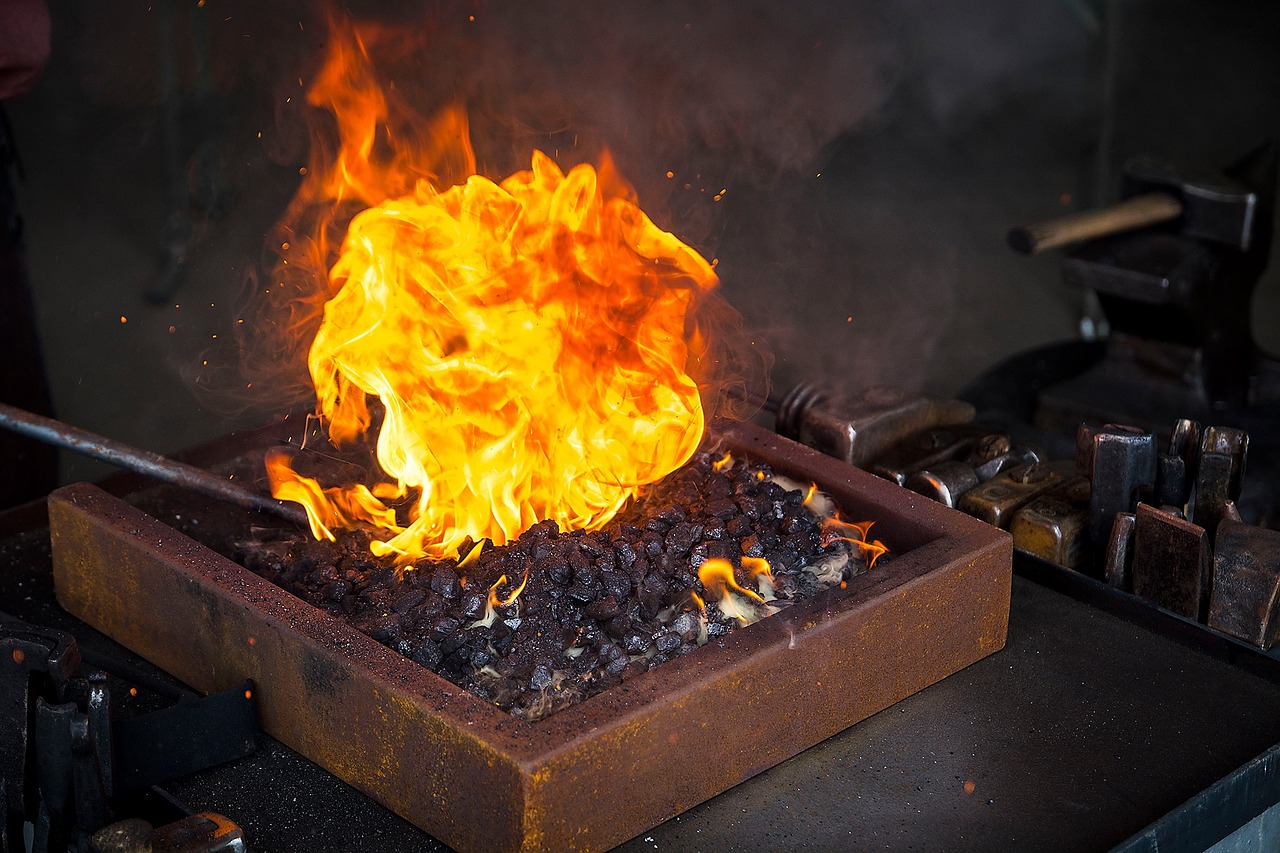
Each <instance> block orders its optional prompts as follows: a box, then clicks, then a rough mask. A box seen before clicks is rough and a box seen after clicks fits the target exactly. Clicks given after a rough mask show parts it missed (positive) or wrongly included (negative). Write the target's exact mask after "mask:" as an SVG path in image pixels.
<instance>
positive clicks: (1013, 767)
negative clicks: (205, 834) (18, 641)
mask: <svg viewBox="0 0 1280 853" xmlns="http://www.w3.org/2000/svg"><path fill="white" fill-rule="evenodd" d="M121 482H122V483H123V485H120V484H119V483H118V484H117V488H116V489H113V490H126V491H127V488H128V484H129V481H128V479H127V478H124V479H123V480H121ZM45 524H46V522H45V520H44V515H43V507H42V505H40V504H36V505H29V506H27V507H24V508H19V509H17V510H11V511H9V512H7V513H4V514H2V515H0V609H2V610H4V611H5V612H7V613H10V614H12V615H14V616H17V617H19V618H21V619H24V620H26V621H29V622H32V623H36V624H40V625H45V626H49V627H54V628H59V629H63V630H66V631H69V632H71V633H72V634H73V635H74V636H75V637H76V638H77V640H78V642H79V643H80V645H81V646H82V647H83V648H85V649H87V650H92V651H94V652H97V653H99V654H109V655H114V656H118V657H120V658H121V659H126V660H131V662H132V663H133V664H135V665H138V666H141V667H143V668H146V667H147V666H149V665H147V664H145V663H143V662H140V661H138V660H137V659H136V658H133V657H132V655H131V654H130V653H128V652H127V651H125V650H123V649H121V648H120V647H119V646H117V645H116V644H115V643H114V642H112V641H111V640H109V639H108V638H106V637H104V636H102V635H101V634H98V633H97V632H96V631H94V630H93V629H91V628H89V627H87V626H86V625H84V624H83V623H80V622H79V621H78V620H76V619H75V618H74V617H72V616H70V615H69V614H67V613H66V612H64V611H63V610H61V608H59V607H58V605H57V603H56V601H55V600H54V593H53V584H52V579H51V575H50V565H49V563H50V558H49V545H48V530H47V527H46V526H45ZM1014 568H1015V577H1014V582H1013V593H1012V596H1013V597H1012V612H1011V616H1010V624H1009V638H1008V645H1007V646H1006V647H1005V648H1004V650H1002V651H1000V652H998V653H996V654H994V655H992V656H990V657H988V658H986V659H984V660H981V661H979V662H978V663H976V664H973V665H972V666H970V667H968V668H967V669H964V670H962V671H961V672H959V673H957V674H955V675H953V676H951V677H950V678H947V679H945V680H944V681H942V682H940V683H938V684H936V685H934V686H933V687H930V688H928V689H926V690H924V691H922V692H920V693H917V694H915V695H913V696H911V697H909V698H908V699H906V700H904V701H902V702H899V703H898V704H896V705H894V706H892V707H890V708H888V709H887V710H885V711H883V712H881V713H879V714H876V715H875V716H873V717H871V718H869V719H867V720H865V721H864V722H862V723H859V724H858V725H856V726H853V727H852V728H850V729H847V730H846V731H844V732H843V733H841V734H839V735H837V736H836V737H833V738H830V739H828V740H826V741H824V742H823V743H821V744H819V745H818V746H815V747H813V748H811V749H809V750H807V751H806V752H804V753H802V754H800V755H798V756H796V757H795V758H793V759H791V760H789V761H786V762H784V763H782V764H780V765H778V766H776V767H774V768H773V769H771V770H768V771H766V772H764V773H761V774H760V775H759V776H756V777H755V778H753V779H750V780H749V781H747V782H745V783H743V784H741V785H739V786H737V787H736V788H733V789H731V790H729V791H728V792H726V793H724V794H722V795H720V796H718V797H715V798H714V799H712V800H710V801H708V802H706V803H703V804H702V805H700V806H697V807H695V808H693V809H691V810H689V811H688V812H686V813H684V814H683V815H680V816H679V817H676V818H675V819H673V820H671V821H668V822H667V823H665V824H662V825H660V826H658V827H655V828H654V829H652V830H650V831H648V832H645V833H643V834H641V835H640V836H638V837H636V838H635V839H633V840H631V841H630V842H628V843H627V844H624V845H623V846H622V847H620V848H619V849H620V850H623V851H632V853H639V851H646V850H681V851H686V850H690V851H691V850H700V851H722V850H723V851H731V850H732V851H736V850H743V849H793V848H804V847H808V848H809V849H818V850H837V849H839V850H847V849H885V850H902V849H916V850H921V849H947V850H993V849H1037V850H1073V851H1079V850H1106V849H1121V850H1127V851H1146V850H1151V851H1154V850H1157V849H1158V850H1160V851H1179V850H1203V849H1207V848H1208V847H1211V846H1213V845H1214V844H1217V843H1218V842H1220V841H1221V840H1222V839H1224V838H1225V839H1228V842H1227V845H1224V847H1228V846H1229V847H1230V849H1231V850H1254V849H1275V848H1274V847H1266V846H1265V844H1264V842H1263V839H1268V838H1270V839H1272V840H1271V843H1273V844H1274V843H1275V838H1276V837H1277V835H1278V834H1280V821H1277V814H1278V813H1280V810H1272V811H1270V812H1268V811H1267V810H1268V809H1270V808H1271V807H1272V806H1273V805H1275V804H1276V803H1277V802H1280V661H1277V660H1275V659H1273V658H1271V657H1269V656H1267V655H1264V654H1262V653H1260V652H1257V651H1256V650H1251V649H1249V648H1247V647H1245V646H1243V645H1241V644H1239V643H1236V642H1235V641H1233V640H1230V639H1228V638H1225V637H1222V636H1221V635H1217V634H1214V633H1212V632H1209V631H1207V630H1206V629H1204V628H1202V627H1200V626H1195V625H1193V624H1191V623H1189V622H1185V621H1183V620H1181V619H1179V618H1178V617H1175V616H1172V615H1170V614H1167V613H1164V612H1162V611H1158V610H1156V609H1155V608H1152V607H1151V606H1150V605H1147V604H1144V603H1142V602H1140V601H1138V600H1136V599H1133V598H1132V597H1131V596H1126V595H1124V594H1123V593H1118V592H1115V591H1114V590H1110V589H1108V588H1106V587H1103V586H1102V585H1101V584H1098V583H1095V582H1093V581H1091V580H1089V579H1087V578H1083V577H1081V576H1078V575H1073V574H1072V573H1069V572H1066V571H1065V570H1062V569H1058V568H1056V567H1053V566H1049V565H1048V564H1045V563H1042V562H1040V561H1037V560H1035V559H1034V558H1032V557H1028V556H1026V555H1023V554H1019V555H1018V556H1017V557H1016V558H1015V567H1014ZM153 673H154V674H155V675H156V676H157V677H161V678H166V677H167V676H163V675H162V674H160V673H158V672H154V671H153ZM117 694H123V695H117ZM112 701H113V703H115V709H116V711H117V712H118V713H120V714H129V713H136V712H137V710H136V708H137V707H141V706H142V705H145V704H146V703H147V702H148V701H150V703H151V705H152V706H154V704H155V699H154V697H152V698H151V699H150V700H148V698H147V696H146V691H145V690H143V691H140V694H139V696H138V697H131V696H129V695H128V692H127V690H125V691H115V692H113V696H112ZM700 760H704V759H703V758H702V757H700V756H697V755H690V756H689V761H691V762H693V761H700ZM671 772H672V773H680V772H681V769H680V767H678V766H677V767H672V769H671ZM164 787H165V790H166V791H167V792H168V793H169V794H170V795H172V797H174V798H176V799H177V800H178V801H181V802H182V803H185V804H186V805H187V806H189V807H190V808H192V809H194V810H211V811H216V812H219V813H222V814H224V815H226V816H227V817H229V818H231V819H232V820H233V821H235V822H236V823H238V824H239V825H240V826H241V827H243V829H244V831H245V835H246V839H247V841H248V843H249V845H250V847H251V848H252V849H254V850H259V851H288V850H299V851H302V850H306V851H316V850H348V849H357V848H358V849H367V850H398V851H436V850H445V849H447V848H445V847H444V846H443V845H441V844H439V843H437V842H435V841H434V840H433V839H431V838H429V837H427V836H425V835H423V834H422V833H421V832H420V831H418V830H417V829H415V828H414V827H412V826H411V825H410V824H408V823H406V822H405V821H403V820H401V819H400V818H398V817H397V816H395V815H394V814H392V813H391V812H389V811H387V810H385V809H384V808H382V807H381V806H379V805H378V804H377V803H375V802H373V801H372V800H370V799H369V798H367V797H365V796H364V795H363V794H360V793H358V792H357V791H355V790H354V789H352V788H350V787H348V786H347V785H345V784H344V783H342V782H340V781H338V780H337V779H335V778H334V777H332V776H331V775H329V774H328V773H326V772H325V771H323V770H321V769H320V768H318V767H317V766H315V765H313V764H311V763H310V762H309V761H307V760H306V759H304V758H302V757H300V756H299V755H297V754H296V753H294V752H293V751H291V750H290V749H288V748H287V747H285V746H283V745H281V744H279V743H278V742H276V741H274V740H272V739H271V738H269V737H265V736H264V737H263V739H262V744H261V746H260V748H259V749H258V751H257V752H256V753H254V754H253V755H251V756H249V757H247V758H243V759H240V760H237V761H235V762H232V763H229V764H225V765H222V766H220V767H216V768H213V769H210V770H207V771H204V772H202V773H198V774H195V775H193V776H189V777H186V778H181V779H178V780H175V781H173V782H170V783H168V784H166V785H165V786H164ZM1233 833H1235V835H1234V836H1233V835H1232V834H1233ZM1230 845H1234V846H1230Z"/></svg>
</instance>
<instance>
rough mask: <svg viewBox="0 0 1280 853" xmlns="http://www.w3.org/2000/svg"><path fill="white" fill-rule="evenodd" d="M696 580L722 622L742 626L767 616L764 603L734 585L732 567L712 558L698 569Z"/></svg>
mask: <svg viewBox="0 0 1280 853" xmlns="http://www.w3.org/2000/svg"><path fill="white" fill-rule="evenodd" d="M698 580H700V581H702V588H703V589H704V590H706V592H707V596H708V597H709V598H711V599H712V600H713V601H714V602H715V604H716V607H718V608H720V612H721V613H722V614H723V615H724V617H725V618H726V619H737V620H738V621H739V622H740V623H741V624H743V625H750V624H751V623H752V622H756V621H758V620H759V619H760V618H761V617H762V616H767V615H768V614H769V612H771V611H768V610H766V611H765V612H761V608H767V605H766V604H765V600H764V599H763V598H761V597H760V596H759V595H757V594H756V593H754V592H752V591H751V590H749V589H744V588H743V587H741V586H739V585H738V581H737V579H736V578H735V577H734V576H733V564H732V563H730V562H729V561H728V560H722V559H720V558H719V557H712V558H711V559H709V560H706V561H705V562H704V563H703V564H702V565H701V566H699V567H698Z"/></svg>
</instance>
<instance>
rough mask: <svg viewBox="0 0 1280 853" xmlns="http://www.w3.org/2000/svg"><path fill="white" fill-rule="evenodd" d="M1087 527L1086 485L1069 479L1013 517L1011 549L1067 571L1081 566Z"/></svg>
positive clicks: (1011, 523) (1084, 552)
mask: <svg viewBox="0 0 1280 853" xmlns="http://www.w3.org/2000/svg"><path fill="white" fill-rule="evenodd" d="M1088 527H1089V481H1088V480H1087V479H1086V478H1084V477H1078V476H1077V477H1071V478H1069V479H1067V480H1064V481H1063V482H1062V483H1060V484H1058V485H1057V486H1055V487H1054V488H1052V489H1050V490H1049V491H1047V492H1045V493H1044V494H1042V495H1040V496H1038V497H1036V498H1033V499H1032V500H1031V502H1030V503H1028V504H1026V505H1025V506H1024V507H1022V509H1020V510H1018V511H1017V512H1015V513H1014V514H1013V520H1012V521H1011V522H1010V523H1009V532H1010V533H1011V534H1013V545H1014V547H1015V548H1021V549H1022V550H1023V551H1026V552H1027V553H1029V554H1034V555H1036V556H1037V557H1040V558H1041V559H1044V560H1048V561H1049V562H1051V563H1054V564H1056V565H1059V566H1064V567H1066V568H1068V569H1078V568H1080V567H1081V564H1082V563H1083V562H1084V558H1085V554H1086V551H1087V549H1086V547H1085V543H1086V541H1087V538H1088Z"/></svg>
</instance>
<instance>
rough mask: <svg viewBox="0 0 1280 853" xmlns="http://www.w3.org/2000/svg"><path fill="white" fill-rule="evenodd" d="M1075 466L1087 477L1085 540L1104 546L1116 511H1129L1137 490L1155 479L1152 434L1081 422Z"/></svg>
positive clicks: (1154, 446) (1135, 501)
mask: <svg viewBox="0 0 1280 853" xmlns="http://www.w3.org/2000/svg"><path fill="white" fill-rule="evenodd" d="M1076 466H1077V470H1079V472H1080V473H1081V474H1084V475H1085V476H1086V477H1088V478H1089V483H1090V496H1089V539H1090V541H1092V542H1093V543H1094V544H1095V545H1097V546H1099V548H1101V547H1103V546H1105V545H1106V542H1107V537H1108V535H1109V534H1110V533H1111V524H1112V522H1113V521H1114V520H1115V517H1116V513H1118V512H1133V509H1134V507H1135V506H1136V505H1137V502H1138V491H1139V490H1140V489H1142V488H1143V487H1144V486H1150V485H1153V484H1154V483H1155V480H1156V437H1155V436H1154V435H1152V434H1151V433H1149V432H1147V431H1146V430H1144V429H1139V428H1137V427H1131V426H1125V425H1122V424H1107V425H1105V426H1103V427H1101V428H1097V427H1092V426H1089V425H1087V424H1081V425H1080V428H1079V430H1078V431H1077V432H1076Z"/></svg>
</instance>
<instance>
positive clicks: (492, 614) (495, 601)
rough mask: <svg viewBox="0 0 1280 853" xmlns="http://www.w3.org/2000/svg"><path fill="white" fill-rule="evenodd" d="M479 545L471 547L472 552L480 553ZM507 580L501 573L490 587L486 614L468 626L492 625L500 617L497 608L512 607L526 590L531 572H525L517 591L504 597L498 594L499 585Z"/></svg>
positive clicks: (485, 609) (485, 608)
mask: <svg viewBox="0 0 1280 853" xmlns="http://www.w3.org/2000/svg"><path fill="white" fill-rule="evenodd" d="M479 547H480V546H479V545H477V546H476V547H475V548H473V549H471V554H475V553H478V549H479ZM469 557H470V555H468V558H469ZM506 582H507V576H506V575H500V576H499V577H498V579H497V580H496V581H494V582H493V586H491V587H489V598H488V601H486V602H485V606H484V616H482V617H480V618H479V619H477V620H476V621H474V622H472V623H471V624H470V625H469V626H468V627H470V628H475V627H477V626H480V625H485V626H488V625H492V624H493V623H494V622H495V621H496V620H497V618H498V611H497V608H499V607H510V606H511V605H513V604H515V603H516V600H517V599H518V598H519V597H520V593H522V592H524V588H525V585H526V584H528V583H529V573H528V572H525V573H524V578H523V579H522V580H521V581H520V585H519V586H517V587H516V588H515V591H514V592H512V593H511V594H510V595H508V596H507V597H506V598H503V597H502V596H500V595H498V587H500V586H502V585H503V584H505V583H506Z"/></svg>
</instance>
